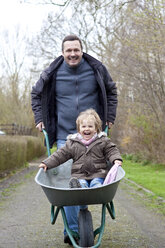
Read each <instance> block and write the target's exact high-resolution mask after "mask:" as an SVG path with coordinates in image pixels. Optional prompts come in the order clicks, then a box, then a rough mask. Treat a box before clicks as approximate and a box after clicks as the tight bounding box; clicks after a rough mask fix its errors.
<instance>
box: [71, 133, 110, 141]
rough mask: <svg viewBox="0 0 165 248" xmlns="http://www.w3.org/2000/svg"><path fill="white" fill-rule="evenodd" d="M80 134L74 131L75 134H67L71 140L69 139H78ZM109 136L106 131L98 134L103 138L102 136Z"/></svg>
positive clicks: (98, 136)
mask: <svg viewBox="0 0 165 248" xmlns="http://www.w3.org/2000/svg"><path fill="white" fill-rule="evenodd" d="M78 134H79V133H74V134H69V135H68V136H67V140H69V139H74V140H75V139H77V138H78ZM103 136H104V137H107V134H106V133H105V132H100V133H98V134H97V138H101V137H103Z"/></svg>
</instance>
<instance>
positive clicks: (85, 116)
mask: <svg viewBox="0 0 165 248" xmlns="http://www.w3.org/2000/svg"><path fill="white" fill-rule="evenodd" d="M89 119H92V120H93V121H94V124H95V128H96V131H97V133H100V132H101V131H102V121H101V119H100V117H99V115H98V114H97V112H96V111H95V110H94V109H92V108H90V109H87V110H86V111H83V112H81V113H80V114H79V116H78V118H77V120H76V125H77V131H78V132H79V131H80V124H81V123H82V121H83V120H89Z"/></svg>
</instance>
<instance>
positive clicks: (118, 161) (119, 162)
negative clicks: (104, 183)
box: [114, 160, 122, 166]
mask: <svg viewBox="0 0 165 248" xmlns="http://www.w3.org/2000/svg"><path fill="white" fill-rule="evenodd" d="M114 164H119V165H120V166H122V161H121V160H115V161H114Z"/></svg>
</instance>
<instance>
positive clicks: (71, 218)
mask: <svg viewBox="0 0 165 248" xmlns="http://www.w3.org/2000/svg"><path fill="white" fill-rule="evenodd" d="M65 142H66V140H57V142H56V144H57V149H59V148H61V147H63V146H64V145H65ZM64 210H65V214H66V219H67V222H68V225H69V228H70V229H71V230H73V231H75V232H78V213H79V210H80V207H79V206H67V207H64ZM65 234H66V230H65V229H64V235H65Z"/></svg>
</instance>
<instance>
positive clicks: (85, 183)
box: [79, 177, 104, 209]
mask: <svg viewBox="0 0 165 248" xmlns="http://www.w3.org/2000/svg"><path fill="white" fill-rule="evenodd" d="M79 182H80V184H81V187H82V188H97V187H100V186H102V184H103V182H104V178H101V177H96V178H94V179H92V180H85V179H79ZM87 207H88V206H87V205H82V206H80V209H86V208H87Z"/></svg>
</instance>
